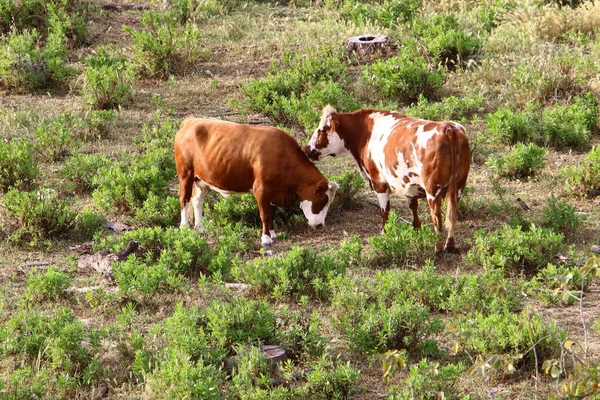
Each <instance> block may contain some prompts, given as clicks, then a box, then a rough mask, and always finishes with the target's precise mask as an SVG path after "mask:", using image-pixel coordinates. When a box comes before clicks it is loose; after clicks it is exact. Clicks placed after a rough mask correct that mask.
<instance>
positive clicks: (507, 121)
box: [486, 108, 541, 144]
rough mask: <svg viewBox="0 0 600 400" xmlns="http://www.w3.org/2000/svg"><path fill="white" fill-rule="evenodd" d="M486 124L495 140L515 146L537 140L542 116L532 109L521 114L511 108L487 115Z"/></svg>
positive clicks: (500, 109)
mask: <svg viewBox="0 0 600 400" xmlns="http://www.w3.org/2000/svg"><path fill="white" fill-rule="evenodd" d="M486 123H487V129H488V131H489V132H490V134H491V137H492V139H493V140H495V141H496V142H499V143H504V144H515V143H518V142H521V143H529V142H530V141H533V140H535V138H536V137H537V132H538V131H539V126H540V124H541V121H540V116H539V115H538V114H537V113H535V112H534V111H533V110H531V109H528V110H526V111H525V112H520V111H515V110H512V109H510V108H499V109H498V110H497V111H496V112H494V113H492V114H488V115H487V117H486Z"/></svg>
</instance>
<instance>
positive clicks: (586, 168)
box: [562, 146, 600, 197]
mask: <svg viewBox="0 0 600 400" xmlns="http://www.w3.org/2000/svg"><path fill="white" fill-rule="evenodd" d="M562 174H563V176H564V177H565V178H566V183H567V191H568V192H569V193H571V194H575V195H579V196H585V197H596V196H598V195H600V146H595V147H594V148H593V149H592V150H590V151H589V152H588V153H587V154H586V156H585V157H584V158H583V160H581V161H580V162H579V164H577V165H572V166H570V167H567V168H565V169H563V170H562Z"/></svg>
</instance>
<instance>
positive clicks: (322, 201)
mask: <svg viewBox="0 0 600 400" xmlns="http://www.w3.org/2000/svg"><path fill="white" fill-rule="evenodd" d="M339 188H340V186H339V185H338V184H337V183H335V182H327V181H325V180H323V181H321V182H319V183H318V184H317V185H316V186H315V188H314V190H313V191H312V193H310V194H309V195H308V196H306V197H307V198H306V199H301V201H300V208H301V209H302V211H303V212H304V216H305V217H306V219H307V220H308V225H310V226H311V227H313V228H317V227H320V226H323V225H325V218H326V217H327V211H328V210H329V206H330V205H331V203H332V202H333V199H334V198H335V193H336V192H337V190H338V189H339Z"/></svg>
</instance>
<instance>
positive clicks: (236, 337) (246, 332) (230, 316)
mask: <svg viewBox="0 0 600 400" xmlns="http://www.w3.org/2000/svg"><path fill="white" fill-rule="evenodd" d="M203 321H204V326H205V332H206V333H207V334H208V336H209V338H210V340H211V341H213V342H214V343H215V344H218V345H219V346H221V347H226V348H228V349H232V346H234V345H237V344H245V343H251V342H257V341H261V342H263V343H266V344H273V340H274V339H275V337H276V327H277V324H276V321H275V316H274V315H273V311H272V310H271V308H270V307H269V305H268V304H267V303H265V302H260V301H252V300H246V299H244V298H243V297H234V298H232V299H231V302H229V303H224V302H212V303H211V304H210V305H209V306H208V307H207V308H206V309H205V310H204V313H203Z"/></svg>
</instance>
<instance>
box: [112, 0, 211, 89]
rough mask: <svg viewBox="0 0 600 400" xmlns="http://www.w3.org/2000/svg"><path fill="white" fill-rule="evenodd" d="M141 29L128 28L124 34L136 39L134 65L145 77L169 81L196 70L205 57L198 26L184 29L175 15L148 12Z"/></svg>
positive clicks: (193, 25) (187, 25)
mask: <svg viewBox="0 0 600 400" xmlns="http://www.w3.org/2000/svg"><path fill="white" fill-rule="evenodd" d="M141 25H142V29H137V28H134V27H132V26H124V27H123V30H124V31H125V32H126V33H127V34H129V35H130V36H131V37H132V39H133V50H134V53H135V58H134V62H135V64H136V67H137V69H138V71H139V72H140V73H141V74H142V75H144V76H148V77H161V78H166V77H168V76H169V75H172V74H183V73H186V72H189V71H190V70H193V69H194V67H195V66H196V64H197V62H198V56H199V55H200V53H201V50H200V43H201V40H200V31H199V29H198V27H197V26H196V25H195V24H191V23H186V24H185V26H183V27H181V26H179V25H178V23H177V19H176V16H175V14H173V13H171V12H163V13H159V12H156V11H146V12H144V14H143V15H142V20H141Z"/></svg>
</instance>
